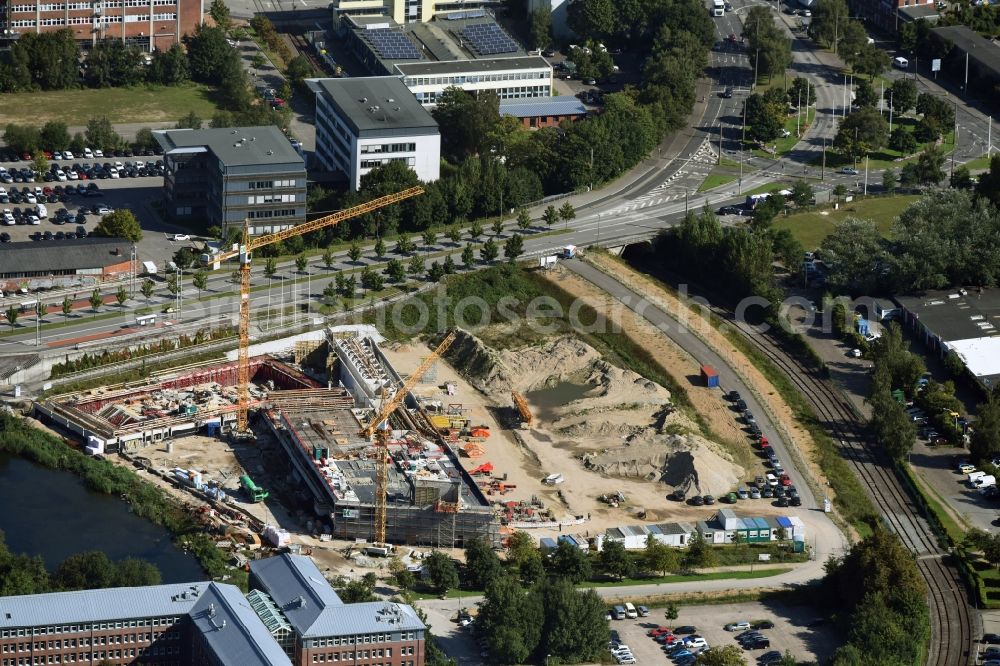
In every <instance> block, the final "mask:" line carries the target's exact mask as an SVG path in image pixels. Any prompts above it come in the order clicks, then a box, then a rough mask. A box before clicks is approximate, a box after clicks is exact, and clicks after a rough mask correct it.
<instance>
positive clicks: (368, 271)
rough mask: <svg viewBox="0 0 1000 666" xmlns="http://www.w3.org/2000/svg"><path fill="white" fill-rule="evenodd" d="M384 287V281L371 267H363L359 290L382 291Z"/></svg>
mask: <svg viewBox="0 0 1000 666" xmlns="http://www.w3.org/2000/svg"><path fill="white" fill-rule="evenodd" d="M384 287H385V280H383V279H382V276H381V275H380V274H379V273H378V272H377V271H376V270H375V269H374V268H372V267H371V266H365V269H364V270H363V271H361V288H362V289H365V290H367V291H382V289H383V288H384Z"/></svg>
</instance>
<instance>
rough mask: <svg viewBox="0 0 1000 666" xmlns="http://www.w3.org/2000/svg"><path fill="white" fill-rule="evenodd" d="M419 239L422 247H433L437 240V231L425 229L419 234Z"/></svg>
mask: <svg viewBox="0 0 1000 666" xmlns="http://www.w3.org/2000/svg"><path fill="white" fill-rule="evenodd" d="M420 240H422V241H423V243H424V247H434V244H435V243H436V242H437V233H436V232H435V231H434V230H433V229H427V230H425V231H424V232H423V233H422V234H421V235H420Z"/></svg>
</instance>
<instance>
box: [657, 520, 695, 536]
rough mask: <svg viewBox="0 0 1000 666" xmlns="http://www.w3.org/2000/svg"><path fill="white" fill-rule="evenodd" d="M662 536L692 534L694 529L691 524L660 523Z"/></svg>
mask: <svg viewBox="0 0 1000 666" xmlns="http://www.w3.org/2000/svg"><path fill="white" fill-rule="evenodd" d="M657 527H659V528H660V533H661V534H691V532H693V531H694V528H693V527H692V526H691V525H690V524H689V523H660V524H659V525H657Z"/></svg>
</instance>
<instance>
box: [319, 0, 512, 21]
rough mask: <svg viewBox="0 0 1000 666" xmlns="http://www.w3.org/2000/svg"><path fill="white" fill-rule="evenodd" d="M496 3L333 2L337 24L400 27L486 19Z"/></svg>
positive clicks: (478, 0) (423, 0)
mask: <svg viewBox="0 0 1000 666" xmlns="http://www.w3.org/2000/svg"><path fill="white" fill-rule="evenodd" d="M494 4H496V3H495V2H494V1H493V0H461V1H457V0H333V2H332V3H331V5H330V6H331V8H332V9H333V15H334V20H336V18H337V17H345V16H383V17H388V18H391V19H392V20H393V21H395V22H396V23H399V24H404V23H427V22H429V21H432V20H434V19H436V18H447V17H449V16H465V15H466V14H474V15H476V16H484V15H485V14H486V12H487V11H488V10H489V8H490V7H492V6H493V5H494Z"/></svg>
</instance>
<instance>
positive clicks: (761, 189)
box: [743, 183, 786, 196]
mask: <svg viewBox="0 0 1000 666" xmlns="http://www.w3.org/2000/svg"><path fill="white" fill-rule="evenodd" d="M785 187H786V186H785V185H784V184H782V183H765V184H763V185H759V186H757V187H755V188H753V189H752V190H747V191H746V192H744V193H743V194H745V195H747V196H750V195H751V194H765V193H769V192H771V190H780V189H784V188H785Z"/></svg>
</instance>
